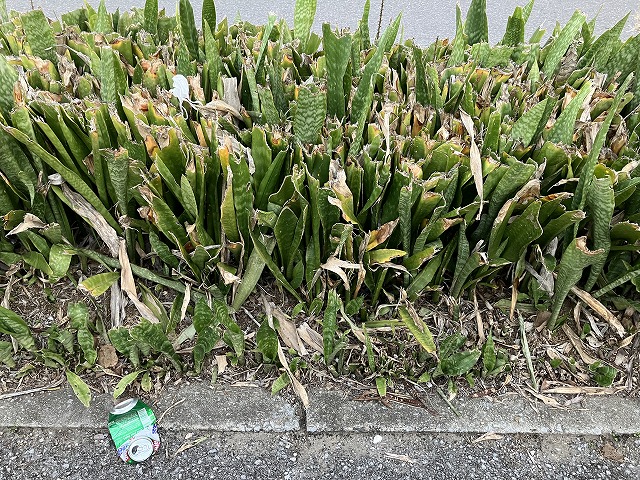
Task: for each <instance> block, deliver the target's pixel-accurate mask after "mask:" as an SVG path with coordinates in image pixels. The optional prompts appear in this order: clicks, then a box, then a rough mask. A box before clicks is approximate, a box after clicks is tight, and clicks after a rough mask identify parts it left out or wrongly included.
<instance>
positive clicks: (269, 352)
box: [256, 318, 278, 363]
mask: <svg viewBox="0 0 640 480" xmlns="http://www.w3.org/2000/svg"><path fill="white" fill-rule="evenodd" d="M256 347H257V349H258V351H259V352H260V353H261V354H262V357H263V359H264V361H265V362H266V363H275V361H276V360H277V358H278V334H277V333H276V331H275V330H274V329H273V328H271V326H270V325H269V319H268V318H265V319H264V320H263V321H262V323H261V324H260V328H258V331H257V332H256Z"/></svg>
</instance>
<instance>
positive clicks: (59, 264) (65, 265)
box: [49, 244, 73, 280]
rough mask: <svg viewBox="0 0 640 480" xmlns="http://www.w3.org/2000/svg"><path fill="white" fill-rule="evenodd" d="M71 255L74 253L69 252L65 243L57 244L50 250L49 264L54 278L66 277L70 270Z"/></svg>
mask: <svg viewBox="0 0 640 480" xmlns="http://www.w3.org/2000/svg"><path fill="white" fill-rule="evenodd" d="M71 257H73V255H72V254H71V253H69V252H68V251H67V249H66V247H65V246H64V245H60V244H55V245H52V246H51V250H50V251H49V266H50V267H51V271H52V272H53V275H52V276H51V278H52V280H57V279H58V278H62V277H64V276H65V275H66V274H67V272H68V271H69V266H70V265H71Z"/></svg>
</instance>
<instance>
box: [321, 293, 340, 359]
mask: <svg viewBox="0 0 640 480" xmlns="http://www.w3.org/2000/svg"><path fill="white" fill-rule="evenodd" d="M339 308H340V299H339V298H338V294H337V293H336V291H335V290H329V294H328V297H327V308H326V309H325V311H324V317H323V319H322V345H323V348H324V362H325V364H327V365H329V362H330V360H331V358H332V355H333V351H334V348H335V339H336V332H337V331H338V322H337V318H338V309H339Z"/></svg>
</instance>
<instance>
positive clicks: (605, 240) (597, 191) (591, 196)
mask: <svg viewBox="0 0 640 480" xmlns="http://www.w3.org/2000/svg"><path fill="white" fill-rule="evenodd" d="M586 206H587V209H588V212H589V213H590V218H591V219H592V221H593V224H592V227H591V241H592V245H593V248H594V249H602V250H603V253H602V255H600V256H599V257H598V258H597V259H596V260H595V261H594V262H593V264H592V265H591V272H590V274H589V279H588V280H587V283H586V284H585V287H584V288H585V290H587V291H589V290H591V289H592V288H593V286H594V285H595V283H596V281H597V280H598V277H599V276H600V273H601V272H602V269H603V268H604V266H605V264H606V262H607V255H609V251H610V250H611V234H610V231H611V220H612V218H613V213H614V210H615V196H614V192H613V187H612V185H611V180H610V179H609V177H604V178H596V179H594V180H593V182H592V183H591V187H590V188H589V193H588V194H587V202H586Z"/></svg>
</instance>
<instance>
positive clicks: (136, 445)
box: [109, 398, 160, 463]
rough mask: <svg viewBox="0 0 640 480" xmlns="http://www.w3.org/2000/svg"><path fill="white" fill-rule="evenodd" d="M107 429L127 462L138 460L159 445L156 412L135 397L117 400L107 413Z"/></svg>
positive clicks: (147, 456) (156, 449) (140, 460)
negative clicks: (117, 402) (116, 403)
mask: <svg viewBox="0 0 640 480" xmlns="http://www.w3.org/2000/svg"><path fill="white" fill-rule="evenodd" d="M109 433H110V434H111V438H112V439H113V443H114V444H115V446H116V451H117V453H118V456H119V457H120V458H121V459H122V461H124V462H127V463H138V462H142V461H144V460H146V459H147V458H149V457H150V456H151V455H153V454H154V453H155V452H157V451H158V450H159V448H160V436H159V435H158V425H157V424H156V416H155V414H154V413H153V410H151V408H150V407H149V406H148V405H147V404H145V403H144V402H142V401H140V400H138V399H136V398H131V399H129V400H125V401H123V402H121V403H119V404H118V405H116V406H115V408H114V409H113V410H112V411H111V412H110V413H109Z"/></svg>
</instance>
